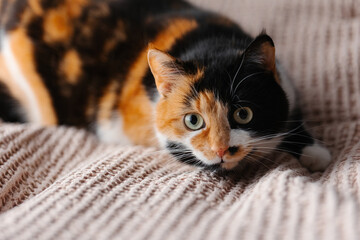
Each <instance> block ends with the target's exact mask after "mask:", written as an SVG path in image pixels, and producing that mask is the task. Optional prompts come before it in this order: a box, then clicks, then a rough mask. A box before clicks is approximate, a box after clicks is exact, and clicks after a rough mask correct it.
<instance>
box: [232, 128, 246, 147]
mask: <svg viewBox="0 0 360 240" xmlns="http://www.w3.org/2000/svg"><path fill="white" fill-rule="evenodd" d="M250 140H251V136H250V132H248V131H245V130H241V129H232V130H231V131H230V141H229V146H230V147H244V146H247V145H248V144H249V142H250Z"/></svg>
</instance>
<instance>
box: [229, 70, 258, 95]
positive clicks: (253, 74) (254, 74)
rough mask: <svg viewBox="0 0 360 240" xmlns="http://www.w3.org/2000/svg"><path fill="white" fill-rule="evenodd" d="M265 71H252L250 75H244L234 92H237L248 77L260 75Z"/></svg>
mask: <svg viewBox="0 0 360 240" xmlns="http://www.w3.org/2000/svg"><path fill="white" fill-rule="evenodd" d="M263 73H264V72H256V73H252V74H249V75H248V76H246V77H244V78H243V79H241V80H240V82H239V83H238V84H237V85H236V87H235V89H234V93H236V91H237V89H238V88H239V86H240V85H241V83H243V82H244V81H245V80H246V79H249V78H251V77H253V76H256V75H259V74H263Z"/></svg>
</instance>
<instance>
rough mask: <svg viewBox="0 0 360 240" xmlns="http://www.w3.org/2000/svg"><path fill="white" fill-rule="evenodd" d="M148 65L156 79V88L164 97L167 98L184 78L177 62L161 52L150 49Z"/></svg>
mask: <svg viewBox="0 0 360 240" xmlns="http://www.w3.org/2000/svg"><path fill="white" fill-rule="evenodd" d="M148 63H149V66H150V70H151V72H152V74H153V76H154V78H155V83H156V88H157V89H158V91H159V93H160V95H161V96H162V97H166V96H167V95H168V94H169V93H170V92H171V91H172V90H173V89H174V87H175V84H176V82H178V81H179V80H180V79H181V78H183V70H182V68H181V67H180V65H179V64H178V62H177V60H176V59H175V58H173V57H172V56H170V55H169V54H167V53H164V52H162V51H160V50H157V49H154V48H149V50H148Z"/></svg>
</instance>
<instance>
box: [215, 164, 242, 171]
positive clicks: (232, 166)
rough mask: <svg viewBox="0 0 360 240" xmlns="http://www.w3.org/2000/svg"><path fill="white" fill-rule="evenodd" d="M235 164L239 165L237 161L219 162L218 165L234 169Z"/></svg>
mask: <svg viewBox="0 0 360 240" xmlns="http://www.w3.org/2000/svg"><path fill="white" fill-rule="evenodd" d="M237 165H239V163H238V162H227V163H221V164H220V167H221V168H223V169H226V170H231V169H234V168H235V167H236V166H237Z"/></svg>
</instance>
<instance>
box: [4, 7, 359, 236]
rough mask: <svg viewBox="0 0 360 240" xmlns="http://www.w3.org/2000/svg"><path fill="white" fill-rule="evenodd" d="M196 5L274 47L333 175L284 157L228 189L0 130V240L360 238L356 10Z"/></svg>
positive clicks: (117, 149) (206, 175)
mask: <svg viewBox="0 0 360 240" xmlns="http://www.w3.org/2000/svg"><path fill="white" fill-rule="evenodd" d="M196 2H197V3H198V4H200V5H203V6H206V7H208V8H212V9H214V10H219V11H221V12H223V13H226V14H227V15H229V16H230V17H231V18H233V19H235V20H237V21H239V22H241V23H242V25H243V27H244V29H245V30H247V31H249V32H250V33H251V34H253V35H255V34H257V33H259V32H260V31H261V30H262V28H266V30H267V32H268V33H269V34H270V35H271V36H273V38H274V40H275V44H276V47H277V54H278V58H279V60H280V61H281V62H282V63H283V65H284V67H285V68H286V69H287V71H288V72H289V73H290V75H291V76H292V77H293V78H294V81H295V83H296V85H297V87H298V89H299V91H300V94H301V96H302V98H301V103H302V107H303V110H304V112H305V116H306V119H308V122H309V125H310V126H311V129H312V131H313V132H314V133H315V135H316V136H317V137H318V138H319V139H321V140H322V141H323V142H324V144H325V145H326V146H328V147H329V149H330V150H331V152H332V155H333V163H332V164H331V165H330V166H329V168H328V169H327V170H326V171H325V172H324V173H313V174H311V173H309V172H308V171H307V170H306V169H304V168H302V167H301V165H300V164H299V163H298V162H297V161H296V160H295V159H293V158H292V157H291V156H289V155H287V154H284V153H276V154H274V155H273V156H271V161H267V162H266V165H265V166H264V165H263V164H258V165H254V166H251V167H250V168H248V169H245V170H244V171H243V172H242V173H241V174H238V175H230V176H227V177H221V176H218V175H216V174H213V173H210V172H206V171H201V170H198V169H193V168H191V167H187V166H184V165H182V164H178V163H176V162H174V161H172V160H171V159H170V157H169V156H168V155H166V154H162V153H159V152H156V151H155V150H154V149H144V148H141V147H123V146H115V145H104V144H101V143H99V142H98V141H97V140H96V139H95V138H94V137H93V136H91V135H88V134H87V133H85V132H83V131H79V130H75V129H71V128H63V127H59V128H41V127H36V126H29V125H8V124H1V123H0V239H126V240H127V239H274V240H277V239H286V240H287V239H306V240H309V239H326V240H331V239H334V240H337V239H358V238H359V237H360V205H359V204H360V191H359V188H360V78H359V77H360V7H359V1H358V0H346V1H345V0H344V1H338V0H316V1H314V0H292V1H289V0H277V1H269V0H257V1H254V0H241V1H240V0H224V1H218V0H202V1H201V0H197V1H196ZM264 164H265V163H264Z"/></svg>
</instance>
